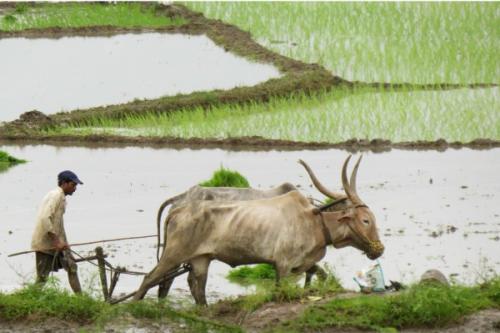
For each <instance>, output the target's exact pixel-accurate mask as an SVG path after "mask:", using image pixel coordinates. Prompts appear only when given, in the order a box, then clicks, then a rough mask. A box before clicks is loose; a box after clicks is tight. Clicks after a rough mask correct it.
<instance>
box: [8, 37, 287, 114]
mask: <svg viewBox="0 0 500 333" xmlns="http://www.w3.org/2000/svg"><path fill="white" fill-rule="evenodd" d="M0 54H1V58H0V59H1V61H0V72H1V73H2V75H1V76H0V91H2V97H1V98H0V109H1V110H2V113H1V115H0V121H10V120H14V119H15V118H17V117H18V116H19V115H20V114H22V113H23V112H26V111H30V110H33V109H36V110H39V111H42V112H44V113H49V114H50V113H55V112H59V111H69V110H73V109H77V108H89V107H94V106H103V105H110V104H119V103H126V102H131V101H133V100H134V99H151V98H158V97H161V96H167V95H176V94H180V93H182V94H186V93H191V92H194V91H209V90H213V89H229V88H233V87H236V86H253V85H255V84H257V83H260V82H263V81H266V80H268V79H270V78H276V77H279V76H280V73H279V71H278V70H277V69H276V68H274V67H273V66H271V65H265V64H258V63H251V62H249V61H248V60H246V59H244V58H241V57H236V56H234V55H233V54H231V53H229V52H226V51H225V50H224V49H223V48H221V47H219V46H217V45H215V44H214V43H213V41H212V40H210V39H209V38H207V37H206V36H189V35H182V34H160V33H144V34H124V35H118V36H113V37H66V38H61V39H46V38H39V39H27V38H7V39H0Z"/></svg>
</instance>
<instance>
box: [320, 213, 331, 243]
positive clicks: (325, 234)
mask: <svg viewBox="0 0 500 333" xmlns="http://www.w3.org/2000/svg"><path fill="white" fill-rule="evenodd" d="M319 217H320V221H321V230H322V231H323V237H324V238H325V246H328V245H330V244H331V245H333V239H332V235H331V234H330V230H329V229H328V227H327V226H326V224H325V217H324V216H323V213H322V212H320V213H319Z"/></svg>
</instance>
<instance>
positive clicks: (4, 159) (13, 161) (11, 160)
mask: <svg viewBox="0 0 500 333" xmlns="http://www.w3.org/2000/svg"><path fill="white" fill-rule="evenodd" d="M21 163H26V161H25V160H22V159H19V158H16V157H14V156H11V155H9V154H8V153H7V152H5V151H2V150H0V172H2V171H5V170H7V169H8V168H10V167H11V166H14V165H17V164H21Z"/></svg>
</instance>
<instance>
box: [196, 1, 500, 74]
mask: <svg viewBox="0 0 500 333" xmlns="http://www.w3.org/2000/svg"><path fill="white" fill-rule="evenodd" d="M186 5H187V6H188V7H190V8H191V9H193V10H197V11H200V12H202V13H203V14H204V15H205V16H207V17H209V18H215V19H221V20H223V21H225V22H228V23H231V24H235V25H237V26H238V27H240V28H242V29H243V30H247V31H249V32H250V33H251V34H252V36H253V38H254V39H256V40H257V41H258V42H259V43H260V44H262V45H264V46H265V47H267V48H269V49H271V50H273V51H276V52H278V53H280V54H283V55H285V56H288V57H291V58H294V59H298V60H302V61H304V62H308V63H319V64H321V65H323V66H325V67H326V68H328V69H330V70H331V71H332V72H333V73H335V74H336V75H339V76H341V77H343V78H345V79H348V80H360V81H368V82H374V81H384V82H414V83H442V82H449V83H472V82H496V83H498V82H499V81H498V80H499V78H500V66H499V64H498V59H497V58H498V56H497V54H499V53H500V44H499V43H498V36H499V35H500V27H499V25H498V18H499V15H500V14H499V13H500V5H499V4H498V3H486V2H474V3H470V2H468V3H467V2H370V3H367V2H279V3H274V2H272V3H271V2H189V3H186Z"/></svg>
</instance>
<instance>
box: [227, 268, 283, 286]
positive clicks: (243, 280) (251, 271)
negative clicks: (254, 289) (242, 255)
mask: <svg viewBox="0 0 500 333" xmlns="http://www.w3.org/2000/svg"><path fill="white" fill-rule="evenodd" d="M227 279H228V280H229V281H231V282H235V283H239V284H243V285H248V284H255V283H258V282H262V280H272V281H274V280H276V270H275V269H274V267H273V266H271V265H269V264H258V265H254V266H243V267H238V268H235V269H232V270H230V271H229V273H228V275H227Z"/></svg>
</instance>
